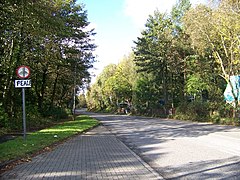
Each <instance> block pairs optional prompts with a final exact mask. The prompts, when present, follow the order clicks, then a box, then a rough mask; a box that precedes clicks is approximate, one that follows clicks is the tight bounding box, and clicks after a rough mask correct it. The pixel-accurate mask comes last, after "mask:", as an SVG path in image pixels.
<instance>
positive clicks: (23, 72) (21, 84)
mask: <svg viewBox="0 0 240 180" xmlns="http://www.w3.org/2000/svg"><path fill="white" fill-rule="evenodd" d="M16 73H17V76H18V77H19V78H21V80H15V88H22V112H23V138H24V140H26V132H27V130H26V129H27V128H26V111H25V87H31V80H29V79H26V78H28V77H29V76H30V68H29V67H28V66H20V67H18V68H17V71H16Z"/></svg>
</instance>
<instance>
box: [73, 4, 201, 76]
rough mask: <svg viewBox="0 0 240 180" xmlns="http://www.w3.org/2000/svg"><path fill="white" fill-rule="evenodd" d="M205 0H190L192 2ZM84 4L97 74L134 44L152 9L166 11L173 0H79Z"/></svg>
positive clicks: (126, 52)
mask: <svg viewBox="0 0 240 180" xmlns="http://www.w3.org/2000/svg"><path fill="white" fill-rule="evenodd" d="M201 2H204V0H191V3H192V4H197V3H201ZM78 3H83V4H85V10H87V12H88V21H89V22H90V23H91V24H90V28H95V32H96V33H97V35H96V36H95V37H94V39H95V44H96V45H97V46H98V47H97V49H96V52H95V54H96V55H97V61H98V62H97V63H95V65H94V66H95V70H94V71H93V73H94V74H96V75H98V74H99V73H100V72H101V71H102V70H103V68H104V67H105V66H107V65H108V64H111V63H115V64H117V63H119V62H120V60H121V59H122V58H123V57H124V55H128V54H129V53H130V52H131V49H132V47H133V46H134V43H133V41H134V40H136V39H137V37H139V36H140V33H141V31H142V30H143V29H144V24H145V22H146V20H147V18H148V16H149V14H152V13H153V11H154V10H156V9H158V10H159V11H161V12H169V11H170V10H171V8H172V6H173V5H174V4H175V3H176V0H78Z"/></svg>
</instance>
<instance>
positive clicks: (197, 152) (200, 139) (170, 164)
mask: <svg viewBox="0 0 240 180" xmlns="http://www.w3.org/2000/svg"><path fill="white" fill-rule="evenodd" d="M78 112H80V113H87V114H88V115H90V116H92V117H94V118H96V119H98V120H100V121H101V122H102V123H103V125H104V126H106V127H107V128H108V129H109V130H110V131H112V132H113V133H114V134H115V135H116V136H117V137H118V138H119V139H120V140H121V141H122V142H124V143H125V144H126V145H127V146H128V147H130V148H131V149H132V150H133V151H134V152H135V153H137V154H138V155H139V156H140V157H141V158H142V159H143V160H144V161H145V162H147V163H148V164H149V165H150V166H151V167H152V168H154V169H155V170H156V171H157V172H158V173H159V174H160V175H161V176H163V177H164V178H165V179H240V128H239V127H233V126H220V125H211V124H207V123H192V122H186V121H178V120H168V119H158V118H147V117H137V116H126V115H109V114H94V113H89V112H83V111H78Z"/></svg>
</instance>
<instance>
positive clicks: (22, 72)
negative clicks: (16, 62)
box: [16, 66, 30, 79]
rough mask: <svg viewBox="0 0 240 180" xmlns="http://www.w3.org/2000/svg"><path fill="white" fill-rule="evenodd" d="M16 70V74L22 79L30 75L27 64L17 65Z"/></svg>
mask: <svg viewBox="0 0 240 180" xmlns="http://www.w3.org/2000/svg"><path fill="white" fill-rule="evenodd" d="M16 72H17V76H18V77H19V78H22V79H25V78H28V77H29V76H30V68H29V67H28V66H19V67H18V68H17V71H16Z"/></svg>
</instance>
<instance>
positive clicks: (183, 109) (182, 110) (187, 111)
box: [174, 101, 209, 121]
mask: <svg viewBox="0 0 240 180" xmlns="http://www.w3.org/2000/svg"><path fill="white" fill-rule="evenodd" d="M174 118H176V119H182V120H192V121H207V120H209V108H208V104H207V103H206V102H201V101H194V102H190V103H188V102H183V103H181V104H180V105H179V107H177V108H176V114H175V116H174Z"/></svg>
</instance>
